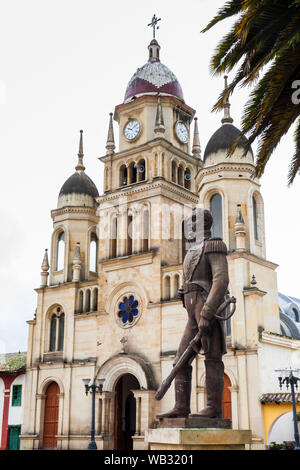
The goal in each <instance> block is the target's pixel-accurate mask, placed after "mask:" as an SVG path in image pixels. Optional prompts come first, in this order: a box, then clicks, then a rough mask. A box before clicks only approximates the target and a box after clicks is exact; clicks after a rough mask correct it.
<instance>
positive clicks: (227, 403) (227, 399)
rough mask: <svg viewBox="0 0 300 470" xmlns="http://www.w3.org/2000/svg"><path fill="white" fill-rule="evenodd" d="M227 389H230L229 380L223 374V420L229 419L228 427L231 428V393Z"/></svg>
mask: <svg viewBox="0 0 300 470" xmlns="http://www.w3.org/2000/svg"><path fill="white" fill-rule="evenodd" d="M229 387H231V382H230V379H229V377H228V376H227V375H226V374H224V391H223V402H222V411H223V418H224V419H230V427H232V414H231V391H230V388H229Z"/></svg>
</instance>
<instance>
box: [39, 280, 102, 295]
mask: <svg viewBox="0 0 300 470" xmlns="http://www.w3.org/2000/svg"><path fill="white" fill-rule="evenodd" d="M90 282H92V283H94V284H95V281H90ZM70 287H79V282H63V283H61V284H55V285H53V286H45V287H37V288H36V289H34V290H35V292H38V293H41V292H45V291H47V290H48V289H70Z"/></svg>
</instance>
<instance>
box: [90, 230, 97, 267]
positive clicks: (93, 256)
mask: <svg viewBox="0 0 300 470" xmlns="http://www.w3.org/2000/svg"><path fill="white" fill-rule="evenodd" d="M97 258H98V239H97V235H96V234H95V233H92V234H91V241H90V271H93V272H95V273H96V272H97Z"/></svg>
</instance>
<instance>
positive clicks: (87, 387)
mask: <svg viewBox="0 0 300 470" xmlns="http://www.w3.org/2000/svg"><path fill="white" fill-rule="evenodd" d="M82 381H83V383H84V387H85V394H86V395H88V393H89V391H90V390H91V391H92V422H91V439H90V442H89V445H88V450H97V444H96V441H95V395H96V392H100V393H102V390H103V384H104V381H105V379H94V380H93V382H92V384H91V385H89V383H90V379H82ZM96 382H97V384H96Z"/></svg>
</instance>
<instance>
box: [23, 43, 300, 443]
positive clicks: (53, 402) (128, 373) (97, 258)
mask: <svg viewBox="0 0 300 470" xmlns="http://www.w3.org/2000/svg"><path fill="white" fill-rule="evenodd" d="M148 54H149V58H148V61H147V63H146V64H145V65H144V66H143V67H141V68H139V69H138V70H137V71H136V73H135V74H134V75H133V77H132V78H131V80H130V82H129V84H128V86H127V89H126V93H125V98H124V102H123V103H122V104H119V105H117V106H116V107H115V111H114V115H113V114H111V115H110V118H109V129H108V137H107V143H106V154H105V155H104V156H103V157H101V158H100V160H101V162H102V163H103V165H104V185H103V187H104V192H103V194H101V195H99V193H98V190H97V187H96V185H95V184H94V182H93V181H92V180H91V179H90V178H89V177H88V176H87V174H86V172H85V167H84V162H83V157H84V155H83V134H82V131H81V134H80V143H79V153H78V162H77V165H76V167H75V173H74V174H73V175H72V176H71V177H70V178H69V179H68V180H67V181H66V182H65V183H64V184H63V186H62V188H61V190H60V193H59V197H58V203H57V208H56V209H54V210H52V212H51V217H52V220H53V235H52V240H51V248H50V253H49V255H48V252H47V251H46V252H45V255H44V259H43V263H42V272H41V286H40V287H39V288H37V289H36V292H37V310H36V315H35V318H34V319H33V320H31V321H29V322H28V324H29V335H28V352H27V371H26V396H25V404H24V419H23V425H22V433H21V436H20V439H21V449H41V448H57V449H85V448H87V446H88V442H89V439H90V430H91V409H92V399H91V395H90V394H88V395H86V394H85V388H84V383H83V379H88V378H89V379H90V381H91V382H90V383H92V381H93V380H97V379H104V384H103V391H102V393H100V392H97V393H96V403H95V416H96V419H95V424H96V428H95V440H96V443H97V447H98V449H132V448H133V449H147V448H148V442H147V433H148V430H149V429H151V428H152V427H154V426H155V421H156V414H157V413H159V412H162V411H166V410H168V409H170V408H171V407H172V405H173V395H174V390H173V388H172V387H171V388H170V390H169V391H168V392H167V394H166V395H165V397H164V398H163V400H162V401H161V402H158V401H156V400H155V397H154V396H155V391H156V389H157V387H158V386H159V384H160V383H161V381H162V379H164V378H165V377H166V376H167V374H168V373H169V372H170V370H171V368H172V365H173V361H174V357H175V354H176V349H177V347H178V344H179V341H180V338H181V334H182V331H183V329H184V327H185V323H186V311H185V309H184V308H183V306H182V304H181V301H179V300H178V299H177V289H178V288H179V287H180V286H181V285H182V262H183V258H184V255H185V250H186V244H185V237H184V235H185V233H184V232H185V227H184V223H183V222H184V220H185V218H186V216H187V215H189V214H190V213H191V209H192V208H193V207H195V206H197V205H200V206H201V207H204V208H207V209H210V211H211V213H212V215H213V218H214V224H213V236H215V237H221V238H223V240H224V242H225V243H226V245H227V248H228V257H227V258H228V263H229V276H230V285H229V291H230V294H231V295H234V296H235V297H236V299H237V307H236V313H235V314H234V316H233V317H232V318H231V319H230V321H228V323H227V350H228V352H227V354H226V355H225V356H224V364H225V389H224V397H223V413H224V416H225V417H228V418H229V419H231V423H232V428H234V429H251V431H252V434H253V441H252V444H251V448H253V449H256V448H257V449H260V448H264V446H265V443H267V434H268V429H269V428H268V425H266V422H269V421H268V419H269V418H268V414H267V417H266V409H267V408H266V407H268V404H267V403H265V404H262V402H261V396H262V395H263V394H268V393H271V392H279V390H278V385H277V378H276V374H275V373H274V369H275V368H276V367H277V368H278V367H285V366H286V365H287V364H288V365H289V361H290V358H291V357H292V356H293V354H295V353H298V351H299V350H300V346H299V344H300V340H297V339H291V338H288V337H287V336H285V335H283V334H282V330H281V329H280V328H281V324H280V313H279V308H278V297H277V281H276V268H277V265H276V264H274V263H272V262H271V261H268V260H267V259H266V248H265V236H264V205H263V199H262V196H261V193H260V183H259V180H258V179H257V178H256V177H254V161H253V153H252V150H251V148H250V149H249V150H248V151H247V153H246V155H244V153H245V148H246V146H247V139H246V137H244V136H242V138H241V140H240V141H239V144H238V147H237V149H236V150H235V152H234V154H233V155H232V156H231V157H230V158H226V155H227V151H228V149H229V148H230V146H231V144H232V143H233V142H234V141H235V139H236V138H237V137H239V136H240V135H241V133H240V131H239V130H238V129H237V128H236V127H235V126H234V125H233V124H232V122H233V119H232V118H231V115H230V104H229V102H227V103H226V104H225V107H224V116H223V119H222V124H221V127H219V129H218V130H217V131H216V132H215V133H214V135H213V136H212V137H211V139H210V140H209V142H208V144H207V146H206V149H205V151H204V153H203V155H201V149H200V141H199V130H198V125H197V118H196V117H195V110H194V109H193V108H192V107H190V106H189V105H187V104H186V103H185V101H184V98H183V92H182V88H181V86H180V84H179V82H178V80H177V79H176V76H175V75H174V74H173V72H172V71H171V70H170V69H169V68H168V67H166V66H165V65H163V64H162V63H161V61H160V46H159V44H158V42H157V41H156V39H153V40H152V41H151V43H150V44H149V46H148ZM225 86H227V85H226V80H225ZM113 121H115V122H116V123H117V125H118V126H119V145H118V151H117V150H116V144H115V139H114V129H113ZM293 357H294V356H293ZM205 400H206V398H205V377H204V358H203V356H201V355H198V357H197V358H196V359H195V361H194V363H193V386H192V399H191V407H192V413H197V411H199V410H200V409H202V408H203V407H204V405H205ZM264 407H265V408H264ZM272 413H273V411H272ZM270 425H271V424H270ZM266 426H267V427H266Z"/></svg>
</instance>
